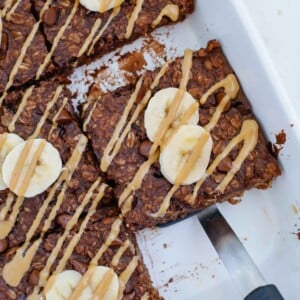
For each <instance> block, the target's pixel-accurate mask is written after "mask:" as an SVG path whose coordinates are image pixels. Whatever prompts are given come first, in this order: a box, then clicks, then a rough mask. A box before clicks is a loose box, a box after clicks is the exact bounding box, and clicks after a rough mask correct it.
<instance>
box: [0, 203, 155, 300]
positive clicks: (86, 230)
mask: <svg viewBox="0 0 300 300" xmlns="http://www.w3.org/2000/svg"><path fill="white" fill-rule="evenodd" d="M118 214H119V211H118V209H116V208H105V209H100V210H98V211H97V212H96V213H93V212H92V210H90V211H88V212H87V215H86V216H85V217H84V218H81V219H80V220H79V221H78V222H77V220H76V218H74V219H73V220H72V219H68V220H67V221H66V222H65V223H64V224H63V227H64V228H63V230H61V231H54V232H52V233H49V234H47V235H46V236H45V237H44V239H43V240H42V241H41V243H40V245H39V247H38V248H37V250H36V252H35V255H34V256H33V258H32V260H31V263H30V264H29V265H27V267H26V266H25V265H24V264H22V262H24V260H22V259H21V260H18V251H20V248H13V249H11V250H10V251H7V252H6V253H4V254H2V255H1V256H0V272H1V274H2V275H3V276H2V277H0V299H1V300H2V299H3V300H4V299H5V300H7V299H36V298H35V297H39V296H40V295H44V294H46V295H47V293H48V292H49V289H51V288H52V287H53V285H54V284H55V283H53V281H51V280H53V278H55V276H57V275H59V274H62V273H63V272H64V271H65V270H75V271H77V272H79V273H80V274H81V275H84V274H86V275H85V276H86V278H89V277H87V274H88V272H90V270H91V269H92V268H93V267H95V266H106V267H109V268H112V269H113V270H114V272H115V273H116V274H117V275H118V277H119V281H120V292H119V295H120V298H118V299H124V300H129V299H133V300H134V299H136V300H140V299H144V300H146V299H152V300H154V299H161V298H160V297H159V295H158V292H157V291H156V290H155V289H154V288H153V287H152V284H151V280H150V277H149V275H148V273H147V270H146V267H145V265H144V264H143V261H142V258H141V256H140V253H139V250H138V248H137V244H136V240H135V236H134V234H133V233H132V232H130V231H128V230H127V229H126V227H125V225H124V224H123V223H122V220H121V218H120V217H118ZM71 223H72V224H76V225H75V226H74V227H73V229H72V230H71V231H68V232H67V227H68V226H69V225H70V224H71ZM74 241H75V243H74ZM35 242H36V241H35ZM33 245H34V244H33ZM27 251H29V250H27ZM17 262H18V263H19V264H18V272H17V275H16V274H14V273H10V271H11V270H12V271H14V272H15V269H14V268H15V265H16V264H17ZM90 273H91V272H90ZM90 276H92V275H90ZM66 280H69V278H68V277H66V278H65V281H66ZM7 282H9V283H12V282H14V283H15V284H14V286H13V287H12V286H9V285H8V284H7ZM69 284H70V282H69ZM108 284H109V282H107V283H106V286H107V285H108ZM77 286H78V285H77ZM45 287H46V288H45ZM58 288H59V287H56V289H58ZM68 289H70V287H69V288H68ZM64 292H65V291H64ZM34 296H35V297H34ZM31 297H32V298H31ZM52 297H53V296H52ZM38 299H40V298H38ZM51 299H52V298H51ZM53 299H54V298H53ZM101 299H102V298H101Z"/></svg>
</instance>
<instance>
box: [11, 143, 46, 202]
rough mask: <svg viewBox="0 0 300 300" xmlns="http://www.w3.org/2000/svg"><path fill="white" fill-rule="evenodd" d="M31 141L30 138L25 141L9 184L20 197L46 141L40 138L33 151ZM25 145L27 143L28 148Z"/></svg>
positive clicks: (25, 188)
mask: <svg viewBox="0 0 300 300" xmlns="http://www.w3.org/2000/svg"><path fill="white" fill-rule="evenodd" d="M31 142H32V140H29V141H27V143H26V146H25V147H24V150H23V151H22V152H21V155H20V158H19V160H18V161H17V163H16V165H15V168H14V170H13V174H12V178H11V183H10V185H9V186H10V188H11V189H12V190H14V191H16V193H17V194H18V195H20V196H22V197H24V195H25V193H26V191H27V189H28V187H29V184H30V181H31V178H32V176H33V174H34V170H35V168H36V166H37V164H38V161H39V159H40V157H41V155H42V152H43V150H44V148H45V146H46V141H45V140H42V141H41V143H40V144H39V145H38V147H37V149H36V150H35V151H34V152H33V151H32V145H33V144H32V143H31ZM27 145H29V147H28V148H27ZM30 151H31V152H33V154H32V156H31V155H30ZM24 155H25V158H24V159H23V160H20V159H22V158H23V157H24Z"/></svg>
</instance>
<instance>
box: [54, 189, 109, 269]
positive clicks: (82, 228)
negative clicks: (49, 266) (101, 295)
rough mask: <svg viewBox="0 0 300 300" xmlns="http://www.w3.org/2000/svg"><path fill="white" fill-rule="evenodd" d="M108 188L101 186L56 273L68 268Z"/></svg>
mask: <svg viewBox="0 0 300 300" xmlns="http://www.w3.org/2000/svg"><path fill="white" fill-rule="evenodd" d="M106 187H107V185H105V184H101V186H100V188H99V190H98V194H97V196H96V197H95V199H94V200H93V203H92V205H91V207H90V209H89V210H88V213H87V215H86V217H85V218H84V220H83V222H82V224H81V225H80V228H79V231H78V232H77V233H76V234H75V235H74V236H73V237H72V239H71V241H70V242H69V244H68V246H67V247H66V249H65V251H64V255H63V257H62V258H61V259H60V261H59V263H58V265H57V267H56V269H55V273H60V272H62V271H63V270H64V268H65V266H66V263H67V261H68V260H69V258H70V257H71V255H72V253H73V250H74V248H75V246H76V245H77V243H78V241H79V240H80V238H81V236H82V234H83V233H84V231H85V229H86V227H87V224H88V222H89V220H90V218H91V217H92V215H93V214H94V213H95V212H96V208H97V206H98V204H99V203H100V201H101V200H102V198H103V195H104V191H105V189H106Z"/></svg>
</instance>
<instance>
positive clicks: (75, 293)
mask: <svg viewBox="0 0 300 300" xmlns="http://www.w3.org/2000/svg"><path fill="white" fill-rule="evenodd" d="M118 294H119V278H118V275H117V274H116V273H115V272H114V270H113V269H111V268H107V267H102V266H93V267H90V268H89V269H88V270H87V272H86V273H85V274H84V275H83V276H82V275H81V274H80V273H78V272H76V271H72V270H68V271H64V272H62V273H60V274H58V275H53V276H52V277H50V279H49V280H48V283H47V285H46V287H45V295H46V300H65V299H75V298H76V299H79V300H92V299H101V300H117V299H118Z"/></svg>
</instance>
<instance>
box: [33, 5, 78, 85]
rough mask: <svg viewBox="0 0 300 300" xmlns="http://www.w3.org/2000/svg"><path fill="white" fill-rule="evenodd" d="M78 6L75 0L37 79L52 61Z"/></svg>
mask: <svg viewBox="0 0 300 300" xmlns="http://www.w3.org/2000/svg"><path fill="white" fill-rule="evenodd" d="M78 6H79V0H74V5H73V7H72V10H71V12H70V14H69V15H68V17H67V19H66V21H65V23H64V24H63V26H61V27H60V29H59V31H58V33H57V35H56V36H55V38H54V40H53V43H52V47H51V50H50V51H49V53H48V54H47V55H46V57H45V59H44V61H43V63H42V64H41V65H40V67H39V69H38V71H37V73H36V79H37V80H39V79H40V77H41V75H42V73H43V71H44V70H45V68H46V67H47V66H48V64H49V63H50V61H51V57H52V55H53V53H54V51H55V50H56V47H57V45H58V43H59V41H60V40H61V38H62V37H63V35H64V33H65V31H66V29H67V28H68V26H69V25H70V23H71V21H72V19H73V17H74V15H75V14H76V11H77V9H78Z"/></svg>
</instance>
